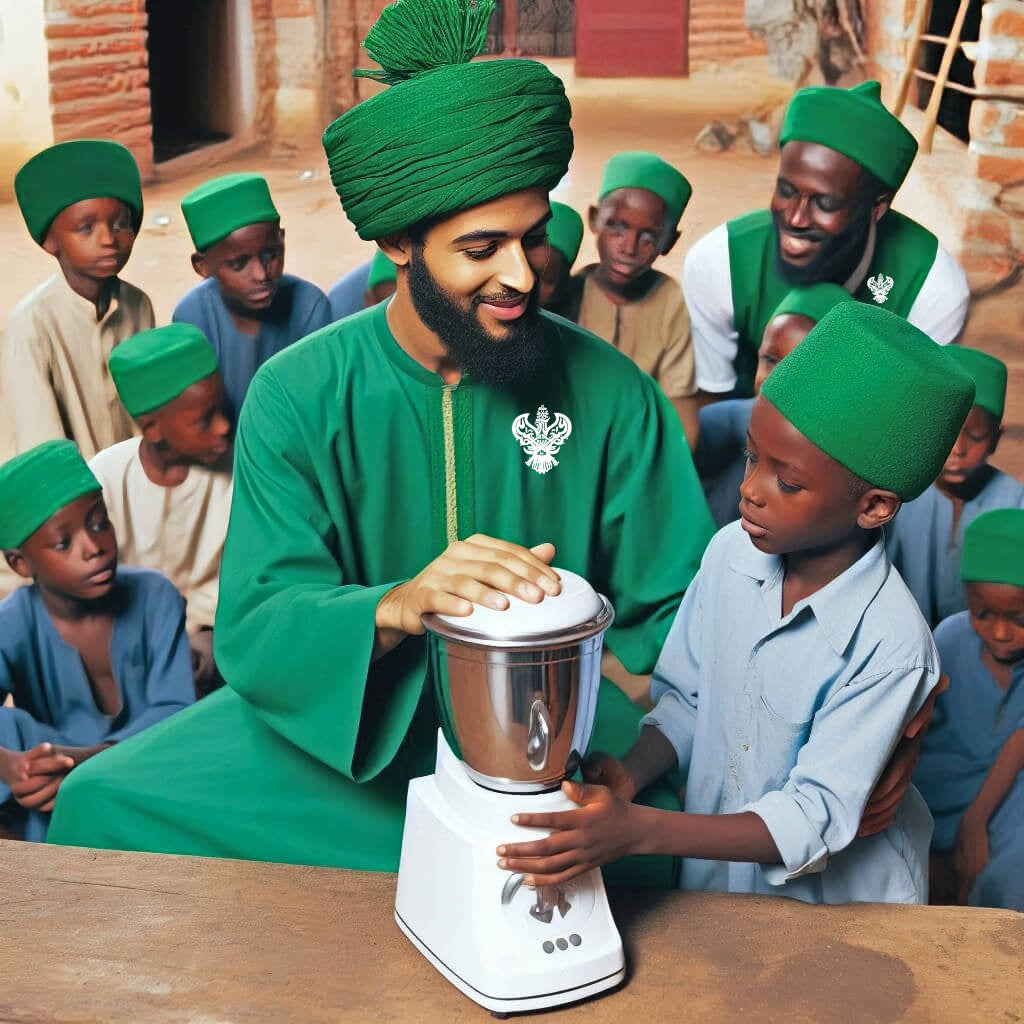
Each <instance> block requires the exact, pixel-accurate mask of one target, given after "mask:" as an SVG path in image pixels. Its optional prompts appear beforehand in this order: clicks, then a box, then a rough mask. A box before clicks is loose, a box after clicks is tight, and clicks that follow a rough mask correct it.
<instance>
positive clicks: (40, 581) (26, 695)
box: [0, 440, 192, 841]
mask: <svg viewBox="0 0 1024 1024" xmlns="http://www.w3.org/2000/svg"><path fill="white" fill-rule="evenodd" d="M0 548H2V549H3V551H4V557H5V558H6V561H7V564H8V565H9V566H10V567H11V568H12V569H13V570H14V571H15V572H16V573H17V574H18V575H19V576H22V577H24V578H25V579H32V580H33V583H32V585H31V586H27V587H21V588H20V589H19V590H17V591H16V592H15V593H13V594H12V595H11V596H10V597H8V598H7V599H6V600H5V601H3V603H0V697H2V698H6V697H7V696H8V695H11V696H13V699H14V705H15V706H14V707H13V708H11V707H3V708H0V800H7V799H10V798H11V797H13V799H14V800H15V801H16V802H17V804H18V805H19V806H20V808H21V809H22V811H23V814H24V817H25V819H26V820H25V823H24V827H25V838H26V839H29V840H35V841H41V840H43V839H45V838H46V830H47V827H48V825H49V818H50V814H49V812H50V811H51V810H52V809H53V805H54V801H55V800H56V798H57V793H58V791H59V789H60V786H61V784H62V782H63V781H64V779H65V778H66V777H67V774H68V773H69V772H70V771H72V770H74V769H75V768H76V767H77V766H78V765H79V764H81V763H82V762H83V761H85V760H87V759H88V758H90V757H92V756H94V755H95V754H98V753H100V752H101V751H102V750H104V749H106V748H107V747H109V746H110V745H111V744H113V743H118V742H120V741H121V740H124V739H127V738H128V737H129V736H132V735H134V734H135V733H137V732H139V731H141V730H142V729H145V728H147V727H148V726H150V725H152V724H154V723H155V722H159V721H160V720H161V719H164V718H166V717H167V716H168V715H170V714H172V713H173V712H175V711H178V710H180V709H181V708H183V707H185V706H186V705H188V704H191V703H192V670H191V659H190V655H189V646H188V639H187V637H186V636H185V613H184V612H185V609H184V602H183V601H182V599H181V596H180V595H179V594H178V592H177V591H176V590H175V589H174V587H173V586H172V584H171V583H170V582H169V581H168V580H167V579H166V578H165V577H163V576H161V575H160V574H159V573H155V572H149V571H148V570H145V569H126V568H118V564H117V541H116V538H115V536H114V530H113V527H111V525H110V521H109V520H108V519H107V511H106V508H105V506H104V504H103V495H102V493H101V492H100V485H99V484H98V483H97V481H96V478H95V477H94V476H93V475H92V473H91V472H90V471H89V468H88V467H87V466H86V464H85V462H84V461H83V459H82V456H81V454H80V453H79V451H78V449H77V448H76V447H75V445H74V443H73V442H72V441H67V440H62V441H46V442H44V443H43V444H41V445H39V446H38V447H36V448H33V449H31V450H30V451H28V452H25V453H24V454H23V455H19V456H18V457H16V458H14V459H11V461H10V462H8V463H6V464H5V465H4V466H2V467H0Z"/></svg>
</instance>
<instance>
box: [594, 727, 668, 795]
mask: <svg viewBox="0 0 1024 1024" xmlns="http://www.w3.org/2000/svg"><path fill="white" fill-rule="evenodd" d="M677 763H678V761H677V759H676V751H675V747H673V746H672V744H671V743H670V742H669V741H668V740H667V739H666V738H665V735H664V734H663V733H662V732H661V730H660V729H655V728H654V727H653V726H650V725H648V726H645V727H644V728H643V730H642V731H641V732H640V738H639V739H638V740H637V741H636V743H634V744H633V746H632V748H631V749H630V751H629V753H627V754H626V755H625V757H623V758H622V759H621V760H619V759H618V758H615V757H612V756H611V754H605V753H604V752H603V751H597V752H595V753H593V754H591V755H590V756H589V757H588V758H587V760H586V763H585V764H584V765H583V778H584V781H586V782H590V783H594V784H596V785H600V786H607V787H608V788H609V789H611V790H613V791H614V792H615V793H616V794H617V795H618V796H620V797H622V799H623V800H629V801H631V800H633V798H634V797H635V796H636V795H637V793H639V792H640V790H642V789H645V788H646V787H647V786H649V785H650V784H651V783H652V782H654V781H656V780H657V779H660V778H661V777H662V775H664V774H665V773H666V772H668V771H671V770H672V769H673V768H675V766H676V764H677Z"/></svg>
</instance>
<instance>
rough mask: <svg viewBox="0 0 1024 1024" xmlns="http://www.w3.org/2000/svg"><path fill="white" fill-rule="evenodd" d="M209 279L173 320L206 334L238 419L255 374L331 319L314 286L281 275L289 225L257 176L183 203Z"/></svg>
mask: <svg viewBox="0 0 1024 1024" xmlns="http://www.w3.org/2000/svg"><path fill="white" fill-rule="evenodd" d="M181 212H182V213H183V214H184V215H185V223H186V224H187V225H188V230H189V234H190V235H191V236H192V242H193V244H194V245H195V247H196V251H195V252H194V253H193V254H192V266H193V268H194V269H195V272H196V273H197V274H198V275H199V276H200V277H201V278H204V280H203V283H202V284H199V285H197V286H196V287H195V288H193V289H192V290H191V291H190V292H189V293H188V294H187V295H186V296H185V297H184V298H183V299H182V300H181V301H180V302H179V303H178V305H177V306H176V307H175V310H174V315H173V316H172V320H173V321H174V322H175V323H188V324H192V325H193V326H195V327H198V328H199V330H201V331H202V332H203V334H205V335H206V337H207V338H208V339H209V341H210V344H211V345H212V346H213V351H214V352H215V353H216V356H217V362H218V365H219V366H220V372H221V376H222V378H223V380H224V396H225V399H224V403H225V410H226V411H227V414H228V416H229V417H230V419H231V421H232V422H237V419H238V413H239V411H240V410H241V408H242V401H243V399H244V398H245V393H246V391H247V390H248V388H249V382H250V381H251V380H252V378H253V375H254V374H255V373H256V371H257V370H258V369H259V368H260V367H261V366H262V365H263V364H264V363H265V362H266V361H267V360H268V359H269V358H270V357H271V356H273V355H276V354H277V353H278V352H281V351H282V350H283V349H286V348H287V347H288V346H289V345H291V344H292V343H293V342H296V341H298V340H299V339H300V338H304V337H305V336H306V335H307V334H311V333H312V332H313V331H316V330H319V329H320V328H321V327H325V326H326V325H327V324H329V323H330V322H331V313H330V309H329V307H328V305H327V298H326V297H325V296H324V293H323V292H322V291H320V289H319V288H317V286H316V285H315V284H311V283H310V282H309V281H304V280H303V279H302V278H300V277H295V276H293V275H291V274H286V273H284V230H283V228H282V227H281V219H280V215H279V214H278V212H277V208H276V207H275V206H274V201H273V199H272V198H271V196H270V187H269V186H268V185H267V181H266V179H265V178H263V177H261V176H260V175H258V174H226V175H224V176H223V177H219V178H213V179H211V180H210V181H207V182H204V183H203V184H202V185H200V186H199V188H197V189H195V190H193V191H192V192H190V193H189V194H188V195H187V196H185V198H184V199H182V201H181Z"/></svg>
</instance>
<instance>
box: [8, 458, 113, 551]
mask: <svg viewBox="0 0 1024 1024" xmlns="http://www.w3.org/2000/svg"><path fill="white" fill-rule="evenodd" d="M100 489H101V488H100V485H99V481H98V480H97V479H96V477H94V476H93V475H92V472H91V470H90V469H89V467H88V466H87V465H86V464H85V459H83V458H82V455H81V453H80V452H79V450H78V447H77V446H76V445H75V442H74V441H67V440H62V441H44V442H43V443H42V444H41V445H37V446H36V447H35V448H32V449H30V450H29V451H27V452H25V453H24V454H22V455H18V456H16V457H15V458H13V459H11V460H10V462H7V463H5V464H4V465H3V466H0V549H3V550H8V549H10V548H17V547H20V546H21V545H22V544H24V543H25V541H26V540H28V538H29V537H31V536H32V534H33V533H35V532H36V530H38V529H39V527H40V526H42V525H43V523H45V522H46V520H47V519H49V518H50V516H52V515H53V514H54V512H57V511H58V510H59V509H62V508H63V507H64V506H65V505H70V504H71V502H73V501H75V500H76V499H78V498H81V497H82V495H83V494H91V493H92V492H93V491H98V490H100Z"/></svg>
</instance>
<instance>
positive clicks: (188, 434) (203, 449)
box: [139, 373, 231, 466]
mask: <svg viewBox="0 0 1024 1024" xmlns="http://www.w3.org/2000/svg"><path fill="white" fill-rule="evenodd" d="M223 404H224V384H223V381H222V380H221V376H220V374H219V373H211V374H210V376H209V377H204V378H203V379H202V380H199V381H196V383H195V384H193V385H192V386H191V387H189V388H186V389H185V390H184V391H183V392H182V393H181V394H180V395H178V397H177V398H175V399H174V401H172V402H168V403H167V404H166V405H165V406H163V407H162V408H161V409H158V410H157V411H156V412H154V413H150V414H149V415H146V416H141V417H140V418H139V425H140V426H141V427H142V434H143V436H144V437H145V438H146V440H147V441H151V442H152V443H153V444H155V445H157V446H160V447H163V448H164V449H165V450H169V451H171V452H173V453H175V454H176V455H178V456H184V457H185V458H188V459H192V460H194V461H195V462H199V463H202V464H203V465H204V466H213V465H216V464H217V463H218V462H219V461H220V460H221V458H222V457H223V456H224V454H225V453H226V452H227V450H228V435H229V434H230V433H231V423H230V421H229V420H228V418H227V416H225V415H224V412H223Z"/></svg>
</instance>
